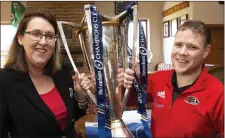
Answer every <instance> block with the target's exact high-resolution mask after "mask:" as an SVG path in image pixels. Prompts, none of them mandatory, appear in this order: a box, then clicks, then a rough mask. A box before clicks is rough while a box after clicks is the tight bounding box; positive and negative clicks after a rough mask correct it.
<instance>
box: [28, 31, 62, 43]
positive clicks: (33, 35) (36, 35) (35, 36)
mask: <svg viewBox="0 0 225 138" xmlns="http://www.w3.org/2000/svg"><path fill="white" fill-rule="evenodd" d="M24 34H29V36H30V39H32V40H34V41H41V39H42V37H43V36H45V40H46V42H47V43H51V44H53V43H55V41H56V40H57V38H58V36H57V35H54V34H52V33H46V34H42V33H41V32H39V31H31V32H24Z"/></svg>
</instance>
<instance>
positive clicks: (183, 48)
mask: <svg viewBox="0 0 225 138" xmlns="http://www.w3.org/2000/svg"><path fill="white" fill-rule="evenodd" d="M210 48H211V46H210V45H208V46H207V47H206V48H205V43H204V37H203V36H201V35H200V34H198V33H194V32H192V30H190V29H187V30H184V31H179V32H177V34H176V36H175V40H174V45H173V48H172V54H171V59H172V63H173V66H174V69H175V71H176V73H178V74H192V73H194V72H196V71H199V69H201V67H202V64H203V61H204V59H205V58H206V57H207V55H208V54H209V52H210Z"/></svg>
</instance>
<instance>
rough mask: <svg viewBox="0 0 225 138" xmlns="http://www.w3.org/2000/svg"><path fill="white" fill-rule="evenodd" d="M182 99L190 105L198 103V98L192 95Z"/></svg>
mask: <svg viewBox="0 0 225 138" xmlns="http://www.w3.org/2000/svg"><path fill="white" fill-rule="evenodd" d="M184 101H185V102H186V103H188V104H191V105H199V104H200V102H199V100H198V99H197V98H196V97H194V96H188V97H186V98H184Z"/></svg>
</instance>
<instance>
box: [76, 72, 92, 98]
mask: <svg viewBox="0 0 225 138" xmlns="http://www.w3.org/2000/svg"><path fill="white" fill-rule="evenodd" d="M72 78H73V82H74V90H75V91H76V98H77V99H78V100H79V102H85V101H87V90H89V89H90V88H92V87H93V83H92V82H91V80H90V79H89V78H88V77H87V75H85V73H81V74H80V78H78V73H75V75H74V76H73V77H72Z"/></svg>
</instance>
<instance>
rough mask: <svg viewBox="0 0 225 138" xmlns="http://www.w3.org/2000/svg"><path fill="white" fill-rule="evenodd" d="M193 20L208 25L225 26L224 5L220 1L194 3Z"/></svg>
mask: <svg viewBox="0 0 225 138" xmlns="http://www.w3.org/2000/svg"><path fill="white" fill-rule="evenodd" d="M193 13H194V14H193V19H194V20H195V19H196V20H201V21H203V22H204V23H206V24H224V5H221V4H219V2H218V1H211V2H210V1H207V2H193Z"/></svg>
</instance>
